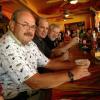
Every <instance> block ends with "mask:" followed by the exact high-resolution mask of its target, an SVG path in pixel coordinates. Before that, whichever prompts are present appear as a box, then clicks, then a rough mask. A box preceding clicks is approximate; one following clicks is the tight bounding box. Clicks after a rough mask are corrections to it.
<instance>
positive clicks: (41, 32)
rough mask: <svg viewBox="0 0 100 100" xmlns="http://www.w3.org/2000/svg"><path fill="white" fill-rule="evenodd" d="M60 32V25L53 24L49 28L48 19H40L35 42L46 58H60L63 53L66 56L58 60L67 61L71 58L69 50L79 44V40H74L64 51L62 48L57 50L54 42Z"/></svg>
mask: <svg viewBox="0 0 100 100" xmlns="http://www.w3.org/2000/svg"><path fill="white" fill-rule="evenodd" d="M48 30H49V33H48ZM52 31H53V32H52ZM59 32H60V26H59V25H56V24H51V25H50V27H49V24H48V21H47V20H46V19H44V18H39V19H38V21H37V29H36V34H35V37H34V39H33V41H34V42H35V43H36V44H37V46H38V48H39V49H40V51H41V52H43V53H44V54H45V56H46V57H48V58H51V56H52V58H55V57H54V56H59V55H61V54H62V52H63V53H65V54H64V55H63V56H61V57H59V58H58V59H60V60H66V59H68V57H69V56H68V51H67V49H69V48H70V47H72V46H73V45H75V44H76V43H77V38H74V39H72V40H71V42H70V43H69V44H68V45H66V46H64V49H63V48H62V49H59V50H58V48H57V49H56V48H55V45H54V43H55V42H54V41H55V39H56V38H57V37H58V35H59ZM45 38H46V39H45ZM51 38H53V40H54V41H52V40H51ZM52 49H53V50H52ZM56 51H57V52H56Z"/></svg>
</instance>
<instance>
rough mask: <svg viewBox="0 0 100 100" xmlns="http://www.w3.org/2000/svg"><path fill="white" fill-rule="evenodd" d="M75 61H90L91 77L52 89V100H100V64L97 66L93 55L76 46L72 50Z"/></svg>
mask: <svg viewBox="0 0 100 100" xmlns="http://www.w3.org/2000/svg"><path fill="white" fill-rule="evenodd" d="M70 52H71V54H72V55H73V60H75V59H82V58H85V59H87V58H88V59H89V60H90V61H91V65H90V67H89V71H90V72H91V75H90V76H88V77H84V78H82V79H80V80H77V81H74V82H73V83H71V82H67V83H64V84H62V85H61V86H59V87H56V88H53V89H52V96H51V100H100V64H95V58H94V57H93V56H92V55H91V53H85V52H83V51H82V50H80V49H79V47H78V46H75V47H73V48H71V49H70Z"/></svg>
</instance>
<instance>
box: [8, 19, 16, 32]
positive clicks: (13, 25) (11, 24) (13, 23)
mask: <svg viewBox="0 0 100 100" xmlns="http://www.w3.org/2000/svg"><path fill="white" fill-rule="evenodd" d="M14 27H15V21H13V20H11V21H10V22H9V28H10V30H11V31H13V30H14Z"/></svg>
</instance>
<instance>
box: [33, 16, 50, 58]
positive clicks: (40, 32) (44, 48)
mask: <svg viewBox="0 0 100 100" xmlns="http://www.w3.org/2000/svg"><path fill="white" fill-rule="evenodd" d="M48 28H49V23H48V21H47V20H46V19H44V18H39V19H38V20H37V30H36V33H35V37H34V39H33V41H34V42H35V43H36V45H37V46H38V48H39V49H40V51H41V52H43V53H44V54H45V56H46V57H50V55H51V50H50V48H49V47H48V45H47V44H46V43H45V41H44V38H45V37H46V36H47V33H48Z"/></svg>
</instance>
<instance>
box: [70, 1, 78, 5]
mask: <svg viewBox="0 0 100 100" xmlns="http://www.w3.org/2000/svg"><path fill="white" fill-rule="evenodd" d="M77 2H78V0H71V1H70V4H76V3H77Z"/></svg>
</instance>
